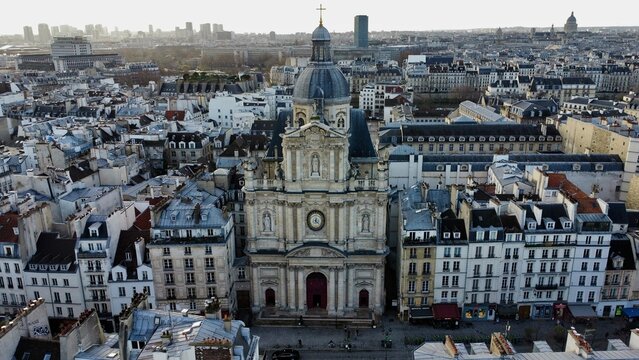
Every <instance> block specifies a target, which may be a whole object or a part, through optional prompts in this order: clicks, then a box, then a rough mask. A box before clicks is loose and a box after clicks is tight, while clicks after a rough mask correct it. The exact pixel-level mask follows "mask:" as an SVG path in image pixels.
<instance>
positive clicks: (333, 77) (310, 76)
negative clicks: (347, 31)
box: [293, 22, 351, 105]
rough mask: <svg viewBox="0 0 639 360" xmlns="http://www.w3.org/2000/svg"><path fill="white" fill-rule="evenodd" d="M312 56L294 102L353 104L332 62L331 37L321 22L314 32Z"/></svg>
mask: <svg viewBox="0 0 639 360" xmlns="http://www.w3.org/2000/svg"><path fill="white" fill-rule="evenodd" d="M311 39H312V41H313V52H312V54H311V61H310V63H309V65H308V66H307V67H306V69H304V70H303V71H302V73H301V74H300V75H299V77H298V78H297V81H296V82H295V87H294V89H293V101H294V102H297V103H311V102H314V101H315V100H316V99H324V100H323V102H324V105H331V104H348V103H350V96H351V94H350V87H349V86H348V81H346V77H344V74H342V71H341V70H340V69H339V68H337V66H335V64H333V61H332V59H331V34H330V33H329V32H328V30H327V29H326V28H325V27H324V26H323V25H322V23H321V22H320V24H319V26H318V27H317V28H316V29H315V31H313V35H312V37H311Z"/></svg>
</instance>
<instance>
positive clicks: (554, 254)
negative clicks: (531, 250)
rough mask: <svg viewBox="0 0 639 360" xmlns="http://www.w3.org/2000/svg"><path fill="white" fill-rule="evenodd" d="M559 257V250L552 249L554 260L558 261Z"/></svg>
mask: <svg viewBox="0 0 639 360" xmlns="http://www.w3.org/2000/svg"><path fill="white" fill-rule="evenodd" d="M558 255H559V250H558V249H552V255H551V256H552V258H553V259H556V258H557V256H558Z"/></svg>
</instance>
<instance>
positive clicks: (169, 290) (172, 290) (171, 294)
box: [166, 289, 175, 299]
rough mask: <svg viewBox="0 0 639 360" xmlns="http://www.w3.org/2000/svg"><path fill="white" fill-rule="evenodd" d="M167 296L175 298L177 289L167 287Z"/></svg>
mask: <svg viewBox="0 0 639 360" xmlns="http://www.w3.org/2000/svg"><path fill="white" fill-rule="evenodd" d="M166 298H167V299H175V289H166Z"/></svg>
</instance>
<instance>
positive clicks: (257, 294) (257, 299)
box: [251, 264, 262, 309]
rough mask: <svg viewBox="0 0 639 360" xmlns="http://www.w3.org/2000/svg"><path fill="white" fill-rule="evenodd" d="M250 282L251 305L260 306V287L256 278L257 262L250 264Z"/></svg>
mask: <svg viewBox="0 0 639 360" xmlns="http://www.w3.org/2000/svg"><path fill="white" fill-rule="evenodd" d="M251 271H252V274H251V284H253V307H254V308H258V309H259V308H260V296H261V295H262V294H260V289H259V279H258V271H257V264H251Z"/></svg>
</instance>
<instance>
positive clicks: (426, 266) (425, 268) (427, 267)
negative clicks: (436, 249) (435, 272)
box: [422, 262, 430, 275]
mask: <svg viewBox="0 0 639 360" xmlns="http://www.w3.org/2000/svg"><path fill="white" fill-rule="evenodd" d="M422 274H423V275H426V274H430V263H429V262H425V263H424V264H423V265H422Z"/></svg>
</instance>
